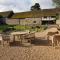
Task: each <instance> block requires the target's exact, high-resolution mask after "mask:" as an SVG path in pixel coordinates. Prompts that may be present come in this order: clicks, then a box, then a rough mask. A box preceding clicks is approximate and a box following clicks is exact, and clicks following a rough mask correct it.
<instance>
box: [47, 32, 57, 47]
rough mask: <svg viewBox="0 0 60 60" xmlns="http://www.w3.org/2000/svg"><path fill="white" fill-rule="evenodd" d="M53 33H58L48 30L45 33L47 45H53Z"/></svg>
mask: <svg viewBox="0 0 60 60" xmlns="http://www.w3.org/2000/svg"><path fill="white" fill-rule="evenodd" d="M55 34H58V31H57V32H48V34H47V40H48V42H49V45H52V46H54V35H55Z"/></svg>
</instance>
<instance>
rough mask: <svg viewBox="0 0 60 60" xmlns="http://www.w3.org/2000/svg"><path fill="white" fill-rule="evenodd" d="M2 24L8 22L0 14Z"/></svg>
mask: <svg viewBox="0 0 60 60" xmlns="http://www.w3.org/2000/svg"><path fill="white" fill-rule="evenodd" d="M1 24H6V23H5V18H4V17H3V16H1V15H0V25H1Z"/></svg>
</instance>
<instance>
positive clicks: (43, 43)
mask: <svg viewBox="0 0 60 60" xmlns="http://www.w3.org/2000/svg"><path fill="white" fill-rule="evenodd" d="M27 43H28V42H27ZM27 43H25V44H26V45H23V44H21V43H20V41H14V42H10V43H9V45H10V46H20V47H29V46H32V45H35V46H49V42H48V40H41V39H37V38H36V39H35V40H31V43H30V45H27Z"/></svg>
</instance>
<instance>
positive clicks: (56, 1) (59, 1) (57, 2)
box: [52, 0, 60, 7]
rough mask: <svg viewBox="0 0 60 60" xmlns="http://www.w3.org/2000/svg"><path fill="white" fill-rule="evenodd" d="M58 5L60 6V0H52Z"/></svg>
mask: <svg viewBox="0 0 60 60" xmlns="http://www.w3.org/2000/svg"><path fill="white" fill-rule="evenodd" d="M52 1H53V3H54V4H55V6H56V7H60V0H52Z"/></svg>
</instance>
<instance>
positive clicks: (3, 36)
mask: <svg viewBox="0 0 60 60" xmlns="http://www.w3.org/2000/svg"><path fill="white" fill-rule="evenodd" d="M5 41H6V42H7V43H9V42H10V35H6V34H2V44H3V46H4V42H5Z"/></svg>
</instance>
